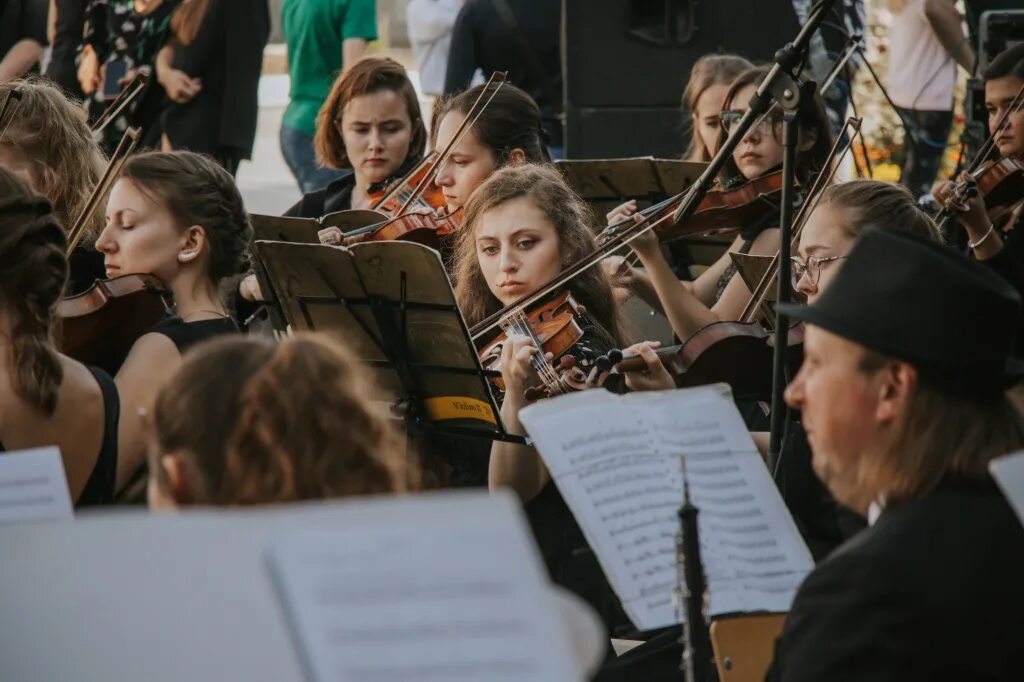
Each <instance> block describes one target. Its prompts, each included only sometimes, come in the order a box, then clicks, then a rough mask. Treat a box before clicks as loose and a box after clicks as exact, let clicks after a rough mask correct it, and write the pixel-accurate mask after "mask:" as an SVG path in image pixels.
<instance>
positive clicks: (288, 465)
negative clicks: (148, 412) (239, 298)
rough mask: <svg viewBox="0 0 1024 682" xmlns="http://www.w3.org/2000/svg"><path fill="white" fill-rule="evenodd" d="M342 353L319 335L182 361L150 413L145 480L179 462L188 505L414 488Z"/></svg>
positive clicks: (395, 436) (231, 343)
mask: <svg viewBox="0 0 1024 682" xmlns="http://www.w3.org/2000/svg"><path fill="white" fill-rule="evenodd" d="M376 393H377V390H376V388H375V387H374V385H373V382H372V381H371V379H370V378H369V376H367V374H366V373H365V370H364V369H363V367H362V366H361V365H360V364H359V363H358V361H357V360H356V359H355V357H354V356H353V355H352V354H351V352H350V351H349V350H348V349H347V348H345V347H344V346H342V345H341V344H340V343H339V342H337V341H335V340H333V339H331V338H329V337H327V336H325V335H322V334H297V335H295V336H292V337H289V338H288V339H286V340H285V341H283V342H281V343H280V344H275V343H274V342H273V341H271V340H269V339H265V338H258V337H241V336H231V337H223V338H220V339H217V340H214V341H210V342H208V343H206V344H204V345H202V346H200V347H198V348H197V349H196V350H194V351H193V352H191V353H188V354H186V357H185V363H184V365H183V366H182V367H181V369H179V370H178V372H177V373H176V374H175V375H174V377H172V378H171V380H170V381H169V382H168V383H167V384H166V385H165V386H164V387H163V388H162V389H161V391H160V393H159V395H158V396H157V399H156V404H155V408H154V412H153V426H154V429H153V443H152V447H151V448H150V472H151V475H153V476H155V477H156V483H157V485H159V486H161V487H162V488H164V489H166V488H167V481H166V480H165V478H164V471H163V467H162V466H160V463H159V461H158V460H159V456H160V455H161V454H162V453H170V452H175V453H179V454H181V455H182V456H183V457H184V458H185V466H186V470H187V471H188V475H189V484H190V494H191V501H192V502H194V503H200V504H214V505H251V504H268V503H279V502H294V501H299V500H313V499H325V498H333V497H346V496H352V495H371V494H381V493H393V492H401V491H406V490H410V489H412V488H414V487H415V486H416V484H417V483H418V475H417V474H416V468H415V467H414V466H413V465H410V463H409V462H408V461H407V457H406V449H405V444H404V442H403V439H402V437H401V435H400V433H399V432H398V431H397V430H396V428H395V427H394V426H393V425H392V423H391V422H389V421H388V419H387V418H386V417H385V416H384V415H383V414H382V412H381V410H379V409H378V408H377V407H376V406H375V405H374V404H373V403H372V402H371V399H370V396H372V395H374V394H376Z"/></svg>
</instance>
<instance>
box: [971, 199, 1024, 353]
mask: <svg viewBox="0 0 1024 682" xmlns="http://www.w3.org/2000/svg"><path fill="white" fill-rule="evenodd" d="M1000 227H1002V228H1003V229H1006V230H1008V231H1007V232H1003V233H1002V234H1001V236H1002V238H1003V248H1002V249H1001V250H1000V251H999V253H997V254H996V255H995V256H993V257H992V258H989V259H988V260H983V261H979V262H980V263H981V264H982V265H986V266H988V267H989V268H991V269H992V271H993V272H995V273H996V274H997V275H999V276H1001V277H1002V278H1003V279H1005V280H1006V281H1007V282H1009V283H1010V285H1011V286H1013V288H1014V289H1016V290H1017V293H1018V294H1020V295H1021V298H1024V210H1022V211H1021V213H1020V215H1018V216H1017V218H1016V220H1015V221H1014V223H1013V224H1012V225H1009V226H999V227H997V228H996V229H1000ZM972 255H973V254H972ZM1016 326H1017V339H1016V342H1015V343H1014V354H1015V355H1017V356H1018V357H1024V317H1021V319H1019V320H1016Z"/></svg>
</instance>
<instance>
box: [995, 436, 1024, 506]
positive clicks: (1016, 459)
mask: <svg viewBox="0 0 1024 682" xmlns="http://www.w3.org/2000/svg"><path fill="white" fill-rule="evenodd" d="M988 469H989V471H990V472H992V477H993V478H995V479H996V483H998V484H999V487H1000V488H1001V489H1002V491H1003V494H1004V495H1006V499H1007V500H1009V501H1010V506H1011V507H1013V510H1014V511H1015V512H1017V518H1019V519H1020V521H1021V523H1024V451H1021V452H1012V453H1010V454H1009V455H1006V456H1005V457H1000V458H999V459H995V460H993V461H991V462H989V465H988Z"/></svg>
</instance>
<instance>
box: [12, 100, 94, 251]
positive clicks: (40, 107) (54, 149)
mask: <svg viewBox="0 0 1024 682" xmlns="http://www.w3.org/2000/svg"><path fill="white" fill-rule="evenodd" d="M14 90H17V91H18V92H20V93H21V101H20V102H19V103H18V105H17V107H16V108H14V105H12V108H14V115H13V117H11V118H9V119H8V120H9V124H7V125H5V127H4V128H3V129H0V135H2V137H0V145H4V146H7V147H10V148H12V149H15V150H17V151H18V152H19V153H20V154H22V155H24V156H25V158H26V159H28V160H30V161H31V162H32V165H33V166H34V170H35V173H34V175H35V176H36V177H34V178H33V184H35V186H36V189H37V190H38V191H39V193H40V194H42V195H43V196H45V197H46V198H47V199H49V200H50V203H51V204H52V205H53V212H54V214H55V215H56V216H57V219H58V220H59V221H60V223H61V225H63V226H64V229H66V230H67V229H71V225H72V224H73V223H74V221H75V219H76V218H78V215H79V214H80V213H81V212H82V209H83V208H85V204H86V202H87V201H88V200H89V194H90V193H91V192H92V190H93V188H94V187H96V185H97V183H99V181H100V176H101V175H103V169H104V168H105V166H106V159H105V158H104V156H103V152H102V151H101V150H100V147H99V145H98V144H97V143H96V142H95V140H93V137H92V132H91V131H90V130H89V125H88V123H87V122H86V119H85V112H84V111H83V110H82V108H81V107H79V106H76V105H75V103H74V102H72V101H71V100H69V99H68V98H67V96H65V95H64V93H63V92H61V90H60V89H59V88H57V87H56V86H55V85H53V84H52V83H50V82H48V81H44V80H22V81H7V82H5V83H0V102H3V101H4V100H5V99H6V98H7V96H8V94H9V93H10V92H11V91H14ZM8 116H10V114H8ZM103 225H104V217H103V212H102V211H96V212H95V214H94V215H93V218H92V220H91V221H90V222H89V223H88V225H86V228H85V233H86V235H88V236H89V237H96V236H97V235H99V233H100V232H101V231H102V230H103Z"/></svg>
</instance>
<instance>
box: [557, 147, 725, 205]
mask: <svg viewBox="0 0 1024 682" xmlns="http://www.w3.org/2000/svg"><path fill="white" fill-rule="evenodd" d="M705 166H707V164H706V163H702V162H694V161H679V160H676V159H656V158H654V157H653V156H640V157H635V158H630V159H585V160H568V161H556V162H555V168H557V169H558V170H559V171H560V172H561V173H562V176H563V177H564V178H565V181H566V182H567V183H568V184H569V186H570V187H572V188H573V190H574V191H575V192H576V193H577V194H579V195H580V197H581V198H582V199H583V200H584V201H586V202H587V204H588V205H589V206H590V207H591V209H592V210H593V211H594V212H595V213H596V214H597V215H604V214H605V213H607V212H608V211H609V210H611V209H613V208H615V207H616V206H618V205H619V204H621V203H623V202H625V201H629V200H631V199H636V200H637V201H638V202H639V203H640V208H644V207H645V206H646V205H649V204H653V203H655V202H658V201H661V200H662V199H665V198H666V197H670V196H673V195H675V194H678V193H679V192H681V191H683V190H684V189H686V188H687V187H689V186H690V185H691V184H692V183H693V181H694V180H695V179H696V178H698V177H700V174H701V172H703V170H704V167H705Z"/></svg>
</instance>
